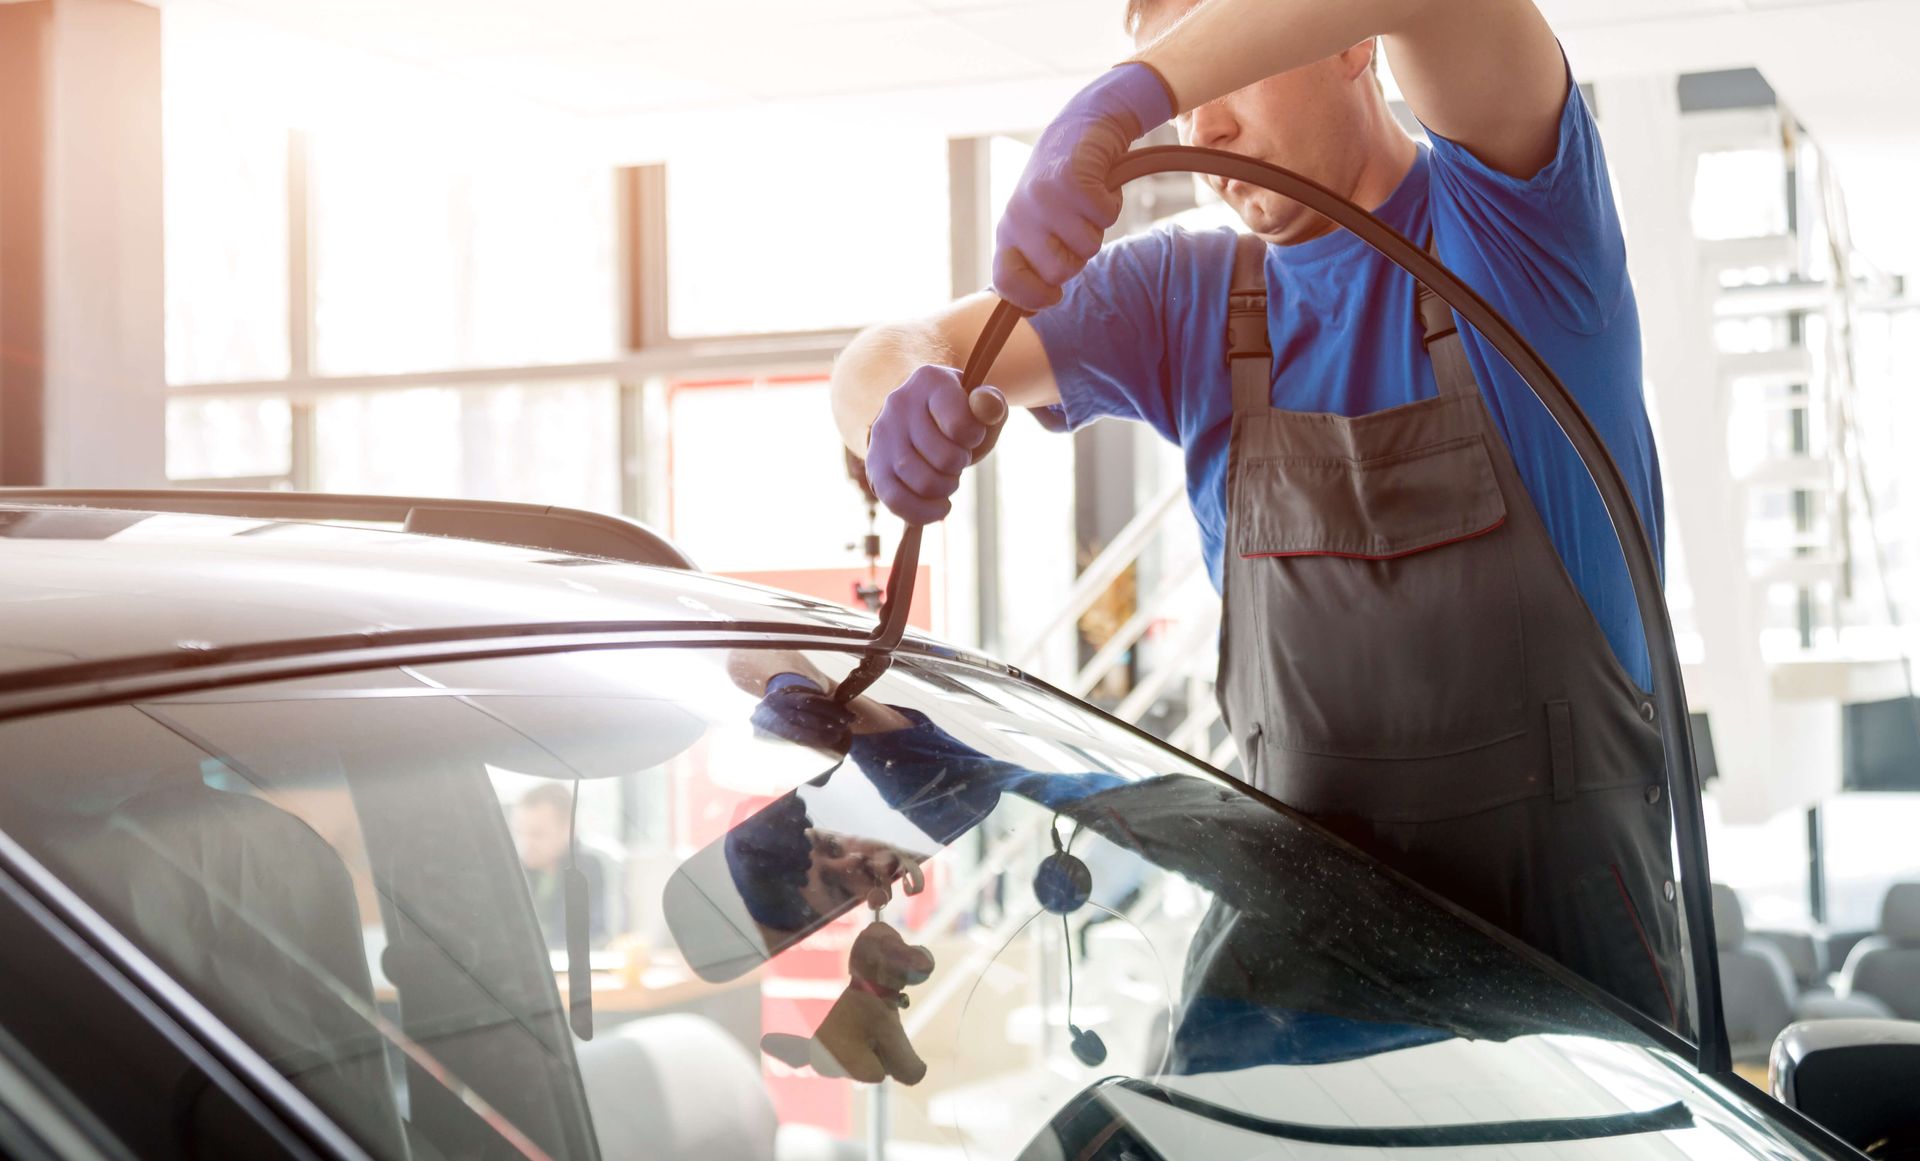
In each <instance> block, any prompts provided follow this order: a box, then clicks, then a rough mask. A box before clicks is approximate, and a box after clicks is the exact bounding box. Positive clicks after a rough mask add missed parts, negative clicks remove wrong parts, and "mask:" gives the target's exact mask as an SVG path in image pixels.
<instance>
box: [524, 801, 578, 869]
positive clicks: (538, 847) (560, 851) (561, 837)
mask: <svg viewBox="0 0 1920 1161" xmlns="http://www.w3.org/2000/svg"><path fill="white" fill-rule="evenodd" d="M572 821H573V793H572V792H571V791H569V790H568V789H567V788H566V787H564V786H561V785H560V784H559V783H557V782H542V783H541V784H540V785H538V786H535V787H534V788H533V789H531V790H529V791H527V792H526V793H525V794H523V795H521V796H520V801H518V802H516V803H514V805H513V845H514V847H515V848H516V849H518V850H519V852H520V865H521V866H523V867H525V868H527V869H528V870H529V871H551V870H553V869H554V868H556V867H558V866H559V865H560V864H561V862H562V861H563V860H564V859H565V858H566V855H567V834H568V831H569V829H570V826H571V823H572Z"/></svg>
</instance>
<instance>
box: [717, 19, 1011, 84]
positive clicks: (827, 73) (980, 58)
mask: <svg viewBox="0 0 1920 1161" xmlns="http://www.w3.org/2000/svg"><path fill="white" fill-rule="evenodd" d="M702 47H703V46H702V45H701V44H698V43H688V44H687V45H685V48H686V49H687V51H688V52H689V53H696V52H698V51H699V50H700V49H701V48H702ZM706 55H707V56H708V57H709V58H710V59H708V60H706V61H705V62H704V66H705V67H704V68H702V69H701V72H702V73H703V74H704V75H705V76H706V77H707V79H709V80H711V81H714V82H715V83H723V82H725V81H728V80H731V79H736V78H737V79H738V80H740V81H743V82H744V83H745V84H746V85H747V86H748V87H749V88H750V89H751V90H752V91H753V92H754V93H756V94H758V95H760V96H762V97H767V98H775V97H805V96H816V95H823V94H829V93H868V92H886V91H889V90H894V89H906V88H922V87H939V86H945V85H956V84H977V83H982V82H991V81H999V80H1007V79H1012V78H1015V77H1020V76H1024V75H1028V74H1031V73H1033V72H1035V71H1036V69H1037V68H1038V67H1039V66H1038V65H1037V64H1036V63H1035V62H1034V61H1033V60H1032V59H1030V58H1028V57H1026V56H1025V55H1023V54H1019V53H1015V52H1011V51H1009V50H1008V49H1006V48H1005V47H1003V46H1001V45H999V44H996V43H995V42H993V41H991V40H989V39H987V38H986V37H983V36H981V35H979V34H978V33H975V32H971V31H969V30H967V29H965V28H962V27H960V26H959V25H958V24H955V23H954V22H953V21H951V20H948V19H945V18H942V17H938V16H919V17H909V18H907V19H889V20H863V21H855V22H852V23H849V24H844V25H840V26H837V27H829V26H808V27H804V28H795V29H767V30H754V31H750V32H747V33H745V34H741V33H734V34H732V35H730V36H728V37H727V38H726V40H725V43H724V46H717V50H715V49H709V50H708V51H707V53H706Z"/></svg>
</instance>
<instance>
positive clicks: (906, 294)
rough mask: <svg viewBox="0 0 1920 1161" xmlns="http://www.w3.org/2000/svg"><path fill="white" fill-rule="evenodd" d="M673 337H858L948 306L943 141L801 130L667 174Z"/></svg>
mask: <svg viewBox="0 0 1920 1161" xmlns="http://www.w3.org/2000/svg"><path fill="white" fill-rule="evenodd" d="M667 226H668V230H669V231H670V236H669V238H668V240H667V262H668V270H667V287H668V290H667V293H668V299H667V313H668V329H669V330H670V331H671V332H672V333H673V334H674V335H676V336H681V337H698V336H708V335H724V334H760V333H768V332H776V331H804V330H826V329H831V328H836V327H855V326H865V325H867V324H868V323H872V322H877V321H880V320H882V319H898V318H907V317H910V316H912V315H915V314H922V313H925V312H927V311H931V310H933V309H935V308H937V307H939V306H941V305H942V304H944V303H945V302H946V301H947V300H948V299H949V298H950V297H952V295H951V287H950V281H951V260H950V258H949V254H948V215H947V143H946V140H945V139H944V138H941V137H935V136H920V137H893V136H890V137H888V138H886V139H885V140H875V139H872V138H860V139H850V138H835V137H834V136H832V135H831V134H827V135H821V134H818V133H813V132H808V133H804V134H795V135H794V136H793V137H792V138H791V139H788V140H784V141H775V140H763V141H757V142H755V143H754V147H753V149H752V150H750V151H745V150H742V151H732V150H726V149H720V148H715V149H712V150H703V151H700V152H697V153H694V152H690V153H689V154H688V155H686V156H684V157H676V158H675V159H674V160H673V161H671V162H670V163H669V164H668V165H667Z"/></svg>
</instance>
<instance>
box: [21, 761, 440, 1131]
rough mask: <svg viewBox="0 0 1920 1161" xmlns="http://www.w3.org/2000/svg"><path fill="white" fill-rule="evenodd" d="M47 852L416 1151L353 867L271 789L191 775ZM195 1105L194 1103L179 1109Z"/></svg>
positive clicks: (250, 1026)
mask: <svg viewBox="0 0 1920 1161" xmlns="http://www.w3.org/2000/svg"><path fill="white" fill-rule="evenodd" d="M59 829H60V831H61V832H62V833H60V834H59V835H58V837H57V838H54V837H53V836H49V837H50V838H52V839H53V841H52V842H50V843H49V848H50V849H52V850H55V851H57V852H58V858H59V862H60V863H61V864H63V866H64V869H65V870H66V872H67V873H68V875H69V877H70V878H71V879H72V880H73V881H75V885H76V886H77V887H79V888H80V889H81V890H82V893H83V894H84V895H85V896H86V897H87V898H88V900H89V901H90V902H91V903H93V905H94V906H95V907H96V909H98V910H100V911H101V912H102V913H103V914H104V915H106V916H107V918H108V919H109V920H110V921H111V922H113V923H114V924H115V926H116V927H118V928H119V929H120V930H121V931H123V932H125V933H126V934H127V935H128V936H130V937H131V938H132V939H133V940H134V941H135V942H136V943H138V944H139V945H140V946H141V947H142V949H144V950H145V951H146V952H147V953H148V954H149V955H151V956H152V957H153V958H154V959H155V961H156V962H158V963H159V964H160V965H161V966H162V967H163V968H164V969H166V970H167V971H168V973H169V974H171V975H172V976H173V977H174V978H175V979H177V980H179V981H180V982H181V983H182V984H184V985H186V987H187V988H188V989H189V990H190V991H192V992H193V993H194V994H195V995H196V996H197V997H198V998H199V999H200V1000H201V1002H202V1003H205V1004H206V1005H207V1007H208V1008H210V1009H212V1010H213V1012H214V1014H215V1015H217V1016H219V1017H220V1018H221V1019H222V1020H224V1021H225V1022H226V1023H227V1024H229V1025H230V1026H231V1027H233V1028H234V1029H235V1031H237V1032H239V1033H240V1034H241V1035H242V1036H243V1037H244V1038H245V1039H246V1040H247V1041H248V1043H249V1044H251V1045H252V1046H253V1047H254V1048H255V1049H256V1050H257V1051H259V1052H260V1054H261V1055H262V1056H264V1057H265V1058H266V1059H267V1061H268V1063H270V1064H272V1065H273V1066H274V1067H275V1068H276V1069H277V1070H279V1071H280V1072H281V1073H282V1074H284V1075H285V1076H287V1077H288V1078H289V1079H290V1080H292V1081H293V1082H294V1083H295V1084H296V1085H297V1086H298V1087H299V1088H300V1089H301V1090H302V1091H303V1092H305V1093H306V1094H307V1095H308V1096H309V1097H311V1098H312V1099H313V1100H314V1102H315V1103H316V1104H318V1105H319V1106H320V1107H321V1108H322V1109H324V1110H326V1111H327V1113H329V1114H330V1115H331V1116H333V1117H334V1118H335V1119H336V1120H337V1121H338V1122H339V1123H340V1124H341V1125H342V1126H343V1127H344V1128H346V1129H347V1130H348V1131H349V1132H351V1133H352V1134H353V1135H354V1136H355V1137H356V1138H357V1139H358V1140H359V1141H360V1142H361V1144H362V1145H364V1146H366V1147H367V1149H368V1151H369V1152H370V1153H372V1154H373V1155H375V1156H382V1157H404V1156H406V1155H407V1150H406V1145H405V1139H404V1136H403V1134H402V1130H401V1124H400V1115H399V1109H398V1106H397V1104H396V1101H395V1099H394V1085H393V1077H392V1073H391V1071H390V1069H389V1068H388V1065H387V1058H386V1046H385V1041H384V1040H383V1038H382V1037H381V1036H380V1035H379V1033H378V1032H377V1031H375V1029H374V1028H373V1027H372V1026H371V1025H370V1024H369V1023H368V1021H367V1019H366V1017H365V1013H367V1012H368V1011H370V1010H371V1009H372V1008H373V1005H374V995H373V985H372V981H371V978H370V975H369V972H368V968H367V960H366V952H365V950H364V945H363V944H362V937H361V926H360V910H359V904H358V902H357V900H356V899H355V895H354V889H353V882H352V879H351V877H350V876H349V874H348V871H347V868H346V865H345V864H344V863H343V862H342V861H341V859H340V856H339V855H338V854H336V853H335V852H334V849H333V847H332V846H330V845H329V844H328V843H327V841H326V840H325V839H323V838H321V837H320V836H319V835H318V834H317V833H315V832H314V830H313V829H312V828H311V827H309V826H308V825H307V824H306V823H305V822H303V821H301V820H300V819H299V818H296V817H295V816H294V815H292V814H289V813H287V812H286V811H284V810H281V809H280V808H279V807H277V806H274V805H273V804H272V803H270V802H267V801H266V800H264V799H261V798H257V797H254V796H253V795H250V794H246V793H234V792H228V791H222V790H213V789H210V788H208V787H207V786H205V785H203V784H201V783H199V782H197V781H195V782H192V783H180V784H173V785H167V786H162V787H159V788H156V789H150V790H147V791H145V792H143V793H140V794H137V795H134V796H133V797H131V798H128V799H126V800H125V801H123V802H121V803H120V804H118V805H117V806H115V807H114V808H113V809H112V810H111V812H110V813H108V814H107V815H105V816H104V817H95V818H89V819H85V820H76V821H70V822H68V823H66V824H65V825H63V826H61V827H60V828H59ZM183 1111H184V1112H188V1113H192V1112H193V1111H194V1110H192V1109H190V1108H189V1109H184V1110H183Z"/></svg>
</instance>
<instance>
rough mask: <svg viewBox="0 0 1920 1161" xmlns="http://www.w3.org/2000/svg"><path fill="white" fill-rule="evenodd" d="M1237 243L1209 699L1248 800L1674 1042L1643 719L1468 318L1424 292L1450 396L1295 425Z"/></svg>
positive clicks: (1658, 790)
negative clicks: (1222, 531)
mask: <svg viewBox="0 0 1920 1161" xmlns="http://www.w3.org/2000/svg"><path fill="white" fill-rule="evenodd" d="M1241 241H1242V243H1243V244H1242V246H1241V248H1240V250H1239V251H1238V253H1237V256H1236V259H1235V269H1234V280H1233V294H1232V298H1231V300H1230V307H1229V321H1228V337H1229V356H1228V357H1229V360H1230V364H1231V368H1232V380H1233V431H1232V439H1231V443H1230V448H1229V452H1228V463H1227V540H1226V566H1225V570H1224V593H1223V599H1224V601H1225V614H1224V623H1223V625H1222V628H1221V633H1220V681H1219V692H1220V704H1221V710H1222V712H1223V714H1224V716H1225V719H1226V722H1227V725H1228V728H1229V729H1230V730H1231V731H1232V733H1233V736H1234V738H1235V740H1236V742H1237V743H1238V745H1239V749H1240V753H1241V757H1242V762H1243V764H1244V767H1245V769H1246V771H1247V777H1248V780H1249V781H1251V782H1252V783H1253V784H1254V785H1255V786H1257V787H1259V788H1260V789H1262V790H1264V791H1266V792H1267V793H1269V794H1272V795H1273V796H1274V797H1275V798H1278V799H1279V800H1280V801H1282V802H1284V803H1286V804H1288V805H1289V806H1292V807H1294V808H1296V809H1298V810H1301V811H1303V812H1305V813H1306V814H1309V815H1311V816H1313V817H1314V818H1315V819H1316V820H1317V821H1319V822H1320V823H1321V824H1323V825H1324V826H1326V827H1328V828H1329V829H1330V830H1332V831H1333V832H1334V833H1336V834H1338V835H1339V836H1341V837H1342V838H1345V839H1347V840H1348V841H1349V842H1352V843H1354V844H1355V845H1356V846H1358V847H1360V848H1361V849H1362V850H1365V851H1367V852H1368V853H1370V854H1372V855H1374V856H1375V857H1377V858H1379V859H1381V860H1382V861H1384V862H1385V863H1387V864H1388V865H1390V866H1392V867H1394V868H1396V869H1398V870H1400V871H1401V872H1403V873H1405V874H1407V875H1408V876H1410V877H1412V878H1414V879H1416V880H1418V881H1419V882H1421V883H1423V884H1425V885H1427V886H1428V887H1430V888H1431V889H1433V890H1435V891H1436V892H1438V893H1439V894H1441V895H1443V896H1445V897H1447V898H1449V899H1451V900H1453V901H1454V902H1456V903H1458V904H1460V905H1461V906H1463V907H1465V908H1467V909H1468V910H1470V911H1473V912H1475V913H1476V914H1478V915H1480V916H1482V917H1483V918H1486V919H1488V920H1490V921H1492V922H1493V923H1495V924H1497V925H1498V926H1500V927H1502V928H1504V929H1505V930H1507V931H1509V932H1511V933H1513V934H1514V935H1516V936H1519V937H1520V938H1521V939H1523V940H1526V941H1527V942H1528V943H1531V944H1532V945H1533V946H1535V947H1537V948H1539V949H1540V950H1542V951H1544V952H1546V953H1547V954H1549V955H1551V956H1553V957H1554V958H1556V959H1558V960H1559V961H1560V962H1562V963H1564V964H1566V965H1567V966H1569V967H1571V968H1572V969H1574V970H1575V971H1577V972H1579V973H1580V974H1581V975H1583V976H1585V977H1586V978H1588V979H1590V980H1592V981H1593V982H1594V983H1596V984H1599V985H1600V986H1602V987H1604V988H1606V989H1607V990H1608V991H1610V992H1611V993H1613V994H1614V995H1616V996H1618V997H1620V998H1622V999H1624V1000H1626V1001H1627V1002H1629V1003H1631V1004H1632V1005H1634V1006H1635V1007H1636V1008H1638V1009H1639V1010H1641V1011H1642V1012H1644V1013H1646V1014H1647V1015H1649V1016H1651V1017H1653V1018H1655V1019H1656V1020H1658V1021H1660V1022H1661V1023H1664V1024H1667V1025H1669V1026H1674V1027H1677V1026H1680V1016H1681V1012H1680V1010H1679V1006H1681V1005H1685V1004H1686V1002H1687V1001H1686V991H1685V988H1684V987H1683V980H1682V976H1681V957H1680V947H1681V933H1680V924H1679V921H1678V914H1677V911H1676V907H1675V904H1674V902H1673V897H1674V885H1673V870H1672V859H1671V853H1670V852H1671V835H1672V824H1671V821H1670V815H1669V813H1668V809H1667V804H1666V802H1665V801H1664V796H1665V794H1666V784H1665V775H1664V765H1663V762H1662V752H1661V744H1660V731H1659V729H1658V728H1657V727H1656V725H1655V724H1654V722H1653V716H1654V710H1653V703H1652V701H1651V700H1650V699H1649V698H1648V697H1647V695H1646V694H1645V693H1644V692H1643V691H1641V690H1640V689H1639V688H1638V686H1637V685H1636V684H1635V683H1634V681H1633V680H1632V679H1631V678H1630V677H1628V676H1627V674H1626V671H1625V670H1624V669H1622V668H1621V666H1620V663H1619V661H1618V660H1617V659H1616V658H1615V656H1614V653H1613V649H1612V647H1611V646H1610V645H1609V644H1608V642H1607V639H1606V637H1605V635H1604V634H1603V633H1602V632H1601V629H1600V627H1599V625H1598V623H1597V622H1596V621H1595V620H1594V618H1593V614H1592V613H1591V611H1590V610H1589V609H1588V607H1587V604H1586V602H1585V600H1584V599H1582V597H1581V595H1580V592H1579V590H1578V589H1576V588H1575V587H1574V584H1573V581H1572V579H1571V578H1570V577H1569V576H1568V575H1567V571H1566V568H1565V567H1564V566H1563V565H1562V563H1561V561H1560V557H1559V554H1558V553H1557V552H1556V551H1555V550H1554V547H1553V543H1552V541H1550V540H1549V539H1548V537H1547V531H1546V527H1545V525H1544V524H1542V523H1541V520H1540V516H1539V514H1538V513H1537V512H1536V511H1535V510H1534V506H1533V502H1532V499H1531V498H1530V497H1529V496H1528V494H1527V491H1526V488H1525V486H1524V485H1523V484H1522V482H1521V480H1520V476H1519V473H1518V472H1517V471H1516V469H1515V467H1514V463H1513V458H1512V456H1511V455H1510V454H1509V453H1508V450H1507V446H1506V442H1505V440H1504V439H1502V438H1501V436H1500V433H1499V432H1498V430H1497V429H1496V428H1495V427H1494V425H1493V422H1492V420H1491V418H1490V417H1489V415H1488V412H1487V409H1486V404H1485V402H1484V401H1483V399H1482V398H1481V394H1480V389H1479V385H1478V384H1477V383H1476V382H1475V379H1474V375H1473V371H1472V369H1471V367H1469V365H1468V363H1467V359H1466V354H1465V352H1464V350H1463V349H1462V347H1461V340H1460V335H1459V333H1458V332H1457V330H1456V329H1455V323H1454V320H1453V313H1452V311H1451V310H1449V309H1448V308H1447V306H1446V304H1445V303H1444V302H1441V301H1440V300H1439V299H1438V298H1435V297H1433V296H1432V295H1430V294H1429V293H1428V292H1427V291H1426V290H1425V289H1424V288H1418V287H1417V284H1415V283H1413V282H1412V280H1411V279H1409V280H1408V282H1407V291H1406V293H1407V298H1408V301H1407V304H1406V309H1407V310H1408V311H1409V312H1416V311H1417V312H1418V314H1419V317H1420V318H1421V321H1422V325H1423V331H1424V334H1425V344H1426V348H1427V352H1428V355H1429V357H1430V358H1431V359H1432V360H1433V368H1434V378H1435V380H1436V381H1437V382H1438V385H1439V394H1438V395H1437V396H1436V397H1434V398H1431V399H1422V400H1419V401H1417V402H1413V403H1408V404H1404V405H1401V406H1398V407H1391V408H1388V409H1387V410H1385V411H1379V412H1375V413H1373V414H1371V415H1364V416H1360V417H1357V418H1346V417H1343V416H1339V415H1332V414H1325V413H1309V412H1296V411H1285V410H1280V409H1277V408H1275V407H1273V406H1272V403H1271V398H1270V393H1271V390H1272V382H1273V368H1272V366H1271V359H1272V355H1271V349H1270V346H1269V343H1268V337H1267V333H1266V329H1267V304H1266V279H1265V264H1264V258H1265V245H1264V243H1261V242H1260V241H1259V239H1257V238H1245V237H1243V238H1242V239H1241ZM1416 290H1417V294H1416Z"/></svg>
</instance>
